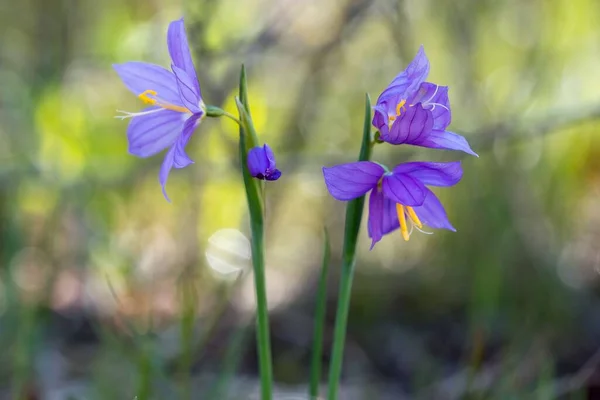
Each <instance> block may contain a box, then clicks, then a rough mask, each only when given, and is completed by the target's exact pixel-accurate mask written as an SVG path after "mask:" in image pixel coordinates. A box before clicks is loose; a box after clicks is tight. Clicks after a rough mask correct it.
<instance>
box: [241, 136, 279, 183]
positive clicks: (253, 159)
mask: <svg viewBox="0 0 600 400" xmlns="http://www.w3.org/2000/svg"><path fill="white" fill-rule="evenodd" d="M247 161H248V170H249V171H250V175H252V176H253V177H255V178H258V179H263V180H267V181H276V180H277V179H279V177H280V176H281V171H280V170H278V169H277V168H275V155H274V154H273V150H271V148H270V147H269V145H268V144H265V145H264V146H262V147H260V146H257V147H254V148H252V149H250V151H248V160H247Z"/></svg>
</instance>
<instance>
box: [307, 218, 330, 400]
mask: <svg viewBox="0 0 600 400" xmlns="http://www.w3.org/2000/svg"><path fill="white" fill-rule="evenodd" d="M323 235H324V238H323V260H322V263H321V276H320V277H319V289H318V291H317V307H316V312H315V332H314V339H313V353H312V362H311V367H310V387H309V396H310V399H311V400H315V399H316V398H317V396H318V395H319V381H320V380H321V360H322V357H323V330H324V326H325V313H326V311H327V273H328V271H329V256H330V254H331V247H330V245H329V234H328V233H327V229H323Z"/></svg>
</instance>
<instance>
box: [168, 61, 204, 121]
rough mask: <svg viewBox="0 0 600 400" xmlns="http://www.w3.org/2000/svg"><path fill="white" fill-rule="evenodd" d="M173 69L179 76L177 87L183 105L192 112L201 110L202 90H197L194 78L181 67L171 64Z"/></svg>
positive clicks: (176, 75)
mask: <svg viewBox="0 0 600 400" xmlns="http://www.w3.org/2000/svg"><path fill="white" fill-rule="evenodd" d="M171 69H172V70H173V73H174V74H175V77H176V78H177V87H178V88H179V95H180V96H181V101H182V103H183V105H184V106H185V107H186V108H187V109H188V110H190V111H191V112H192V113H197V112H200V111H201V109H200V102H201V100H202V99H201V98H200V92H196V91H195V88H194V84H193V83H194V81H193V79H192V78H191V77H190V76H189V75H188V74H187V72H185V71H184V70H182V69H181V68H179V67H177V66H175V65H171Z"/></svg>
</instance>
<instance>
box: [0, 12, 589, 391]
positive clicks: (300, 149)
mask: <svg viewBox="0 0 600 400" xmlns="http://www.w3.org/2000/svg"><path fill="white" fill-rule="evenodd" d="M599 15H600V3H599V2H597V1H594V0H569V1H567V0H526V1H523V0H506V1H492V0H459V1H453V2H450V1H434V0H406V1H392V0H377V1H367V0H327V1H319V0H303V1H292V0H252V1H244V2H239V1H235V0H224V1H217V0H196V1H193V2H192V1H189V2H188V1H184V2H182V3H178V2H170V1H166V0H164V1H161V0H156V1H139V0H121V1H116V0H105V1H102V2H91V1H85V0H84V1H76V0H25V1H21V2H9V1H2V2H1V3H0V121H1V123H0V348H2V349H3V351H1V352H0V398H2V399H4V398H6V399H68V398H73V399H132V398H134V397H135V396H138V397H137V398H138V399H147V398H156V399H170V398H178V396H179V397H181V398H194V399H211V398H215V399H226V398H232V399H252V398H258V397H257V396H258V391H257V379H256V373H257V371H256V356H255V349H254V342H253V340H254V339H253V326H252V323H251V322H252V317H253V314H252V313H253V307H254V305H253V301H254V299H253V288H252V285H251V283H252V280H251V279H246V278H245V277H242V278H237V279H236V278H235V276H236V275H237V274H238V273H240V272H239V271H242V273H243V271H245V270H246V269H247V268H248V251H249V250H248V243H247V239H246V237H248V215H247V212H246V202H245V198H244V191H243V184H242V181H241V177H240V174H239V170H238V168H239V167H238V164H237V163H238V159H237V147H236V146H237V144H236V140H237V128H236V126H235V125H234V124H233V123H232V122H231V121H229V120H226V119H220V120H215V119H206V120H204V122H203V123H202V125H201V126H200V127H199V128H198V129H197V130H196V132H195V134H194V137H193V139H192V140H191V142H190V145H189V146H188V153H189V154H190V156H191V157H192V159H194V160H195V162H196V163H195V164H194V165H192V166H190V167H188V168H186V169H183V170H173V171H172V173H171V176H170V178H169V183H168V191H169V195H170V197H171V199H172V201H173V203H172V204H169V203H167V202H166V201H165V200H164V198H163V197H162V194H161V192H160V186H159V184H158V177H157V175H158V169H159V166H160V163H161V161H162V157H161V156H156V157H152V158H150V159H138V158H136V157H134V156H131V155H129V154H128V153H127V142H126V127H127V122H125V121H119V120H117V119H114V118H113V116H115V115H116V110H117V109H119V110H128V111H137V110H139V109H141V108H142V104H140V102H139V100H138V99H137V98H136V97H135V96H133V95H131V94H130V93H129V92H128V91H127V90H126V89H125V88H124V86H123V85H122V84H121V82H120V80H119V79H118V77H117V75H116V73H115V72H114V71H113V70H112V68H111V64H113V63H120V62H125V61H130V60H139V61H146V62H153V63H156V64H161V65H165V66H168V65H169V59H168V52H167V47H166V35H165V33H166V29H167V26H168V23H169V22H170V21H171V20H174V19H177V18H180V17H181V16H185V21H186V26H187V31H188V36H189V41H190V44H191V46H192V47H193V52H194V58H195V62H196V67H197V70H198V77H199V80H200V85H201V87H202V91H203V96H204V99H205V101H206V103H207V104H211V105H216V106H220V107H223V108H224V109H226V110H229V111H230V112H232V113H233V112H234V111H235V107H234V102H233V96H234V95H235V93H236V91H237V87H236V86H237V76H238V73H239V67H240V65H241V63H245V64H246V67H247V70H248V74H249V79H248V80H249V90H250V103H251V107H252V112H253V116H254V119H255V123H256V127H257V129H258V131H259V133H260V135H261V140H263V141H265V142H268V143H269V144H270V145H271V146H272V147H273V149H274V150H275V152H276V154H277V158H278V164H279V165H280V169H281V170H282V171H283V174H284V175H283V178H282V179H281V180H279V181H278V182H276V183H273V184H270V185H268V189H267V196H268V203H269V207H268V213H267V222H268V230H267V269H268V271H267V272H268V273H267V280H268V296H269V302H270V305H271V311H272V314H271V319H272V336H273V346H274V359H275V361H274V362H275V368H274V370H275V376H276V379H277V390H278V393H279V394H278V396H279V397H278V398H281V399H285V398H288V399H290V400H291V399H292V398H302V397H285V396H295V395H298V396H299V395H303V394H304V393H306V389H305V387H306V386H305V385H304V383H305V382H306V381H307V377H308V368H309V367H308V364H309V362H308V360H309V355H310V340H311V334H312V320H311V318H312V315H313V308H314V293H315V287H316V277H317V275H318V268H319V264H320V257H321V241H322V238H321V231H322V226H323V225H325V226H327V227H328V228H329V230H330V233H331V235H332V245H333V259H332V264H331V271H332V276H331V282H330V283H331V285H330V291H329V296H330V298H331V307H330V309H331V310H330V311H331V312H329V313H328V321H329V322H328V327H327V330H326V336H327V338H326V343H325V356H324V360H323V363H324V365H325V366H326V365H327V362H328V357H329V349H330V341H331V328H332V322H333V318H334V315H333V311H334V306H335V295H336V290H337V283H336V282H337V280H336V277H337V273H338V270H339V265H340V260H339V254H340V251H341V241H342V234H343V219H344V209H345V206H344V204H343V203H340V202H337V201H335V200H334V199H332V198H331V197H330V196H329V195H328V194H327V191H326V189H325V185H324V183H323V180H322V175H321V167H322V166H323V165H333V164H335V163H340V162H347V161H351V160H354V159H355V158H356V157H357V155H358V149H359V146H360V145H359V143H360V137H361V131H362V118H363V116H362V110H363V99H364V93H365V92H368V93H370V94H371V97H372V98H373V99H376V98H377V96H378V94H379V92H380V91H381V90H382V89H383V88H385V86H386V85H387V84H388V83H389V82H390V81H391V80H392V78H393V77H394V76H395V75H396V74H397V73H398V72H399V71H400V70H401V69H403V68H404V67H405V66H406V64H407V63H408V62H409V61H410V60H411V59H412V58H413V57H414V54H415V53H416V51H417V49H418V46H419V45H420V44H423V45H424V46H425V50H426V53H427V55H428V57H429V59H430V61H431V74H430V78H429V81H433V82H436V83H438V84H441V85H448V86H450V100H451V104H452V107H453V122H452V125H451V126H450V129H452V130H453V131H456V132H459V133H461V134H464V135H465V136H466V137H467V138H468V140H469V141H470V143H471V145H472V147H473V149H474V150H475V151H476V152H477V153H478V154H479V155H480V158H474V157H467V156H464V155H463V154H460V153H451V152H440V151H433V150H427V149H421V148H413V147H410V146H403V147H400V148H398V147H393V146H377V147H376V149H375V154H374V157H375V158H376V159H377V160H380V161H381V162H384V163H387V164H391V165H393V164H394V163H398V162H402V161H406V160H439V161H449V160H457V159H460V160H462V161H463V167H464V171H465V174H464V179H463V181H462V182H461V183H460V184H459V185H457V186H456V187H454V188H451V189H445V190H441V191H438V192H437V193H438V194H439V195H440V196H441V199H442V201H443V202H444V204H445V206H446V208H447V211H448V213H449V216H450V219H451V221H452V222H453V224H454V226H455V227H456V228H457V230H458V232H457V233H451V232H446V231H437V232H435V234H434V235H432V236H426V235H421V234H419V233H418V232H417V233H416V234H414V235H413V236H412V238H411V240H410V241H409V242H407V243H406V242H404V241H403V240H402V238H401V236H400V234H399V233H398V234H391V235H389V236H387V237H385V238H384V240H383V241H382V242H380V243H379V244H378V245H377V246H376V248H375V249H374V250H372V251H369V250H368V249H369V244H370V241H369V240H368V238H367V235H366V229H364V228H365V227H364V226H363V229H362V231H361V238H360V246H359V261H358V266H357V277H356V280H355V288H354V292H353V293H354V297H353V302H352V306H351V307H352V308H351V313H350V322H349V323H350V325H349V333H348V335H349V336H348V345H347V353H346V358H345V361H346V364H345V375H344V388H343V390H342V399H355V398H356V399H362V398H369V399H402V398H423V399H432V398H433V399H438V398H439V399H445V398H481V399H483V398H498V399H508V398H510V399H516V398H519V399H520V398H527V399H529V398H536V399H546V398H555V397H558V396H561V395H562V396H573V397H566V398H587V397H586V396H590V393H592V394H593V392H594V390H595V389H594V386H595V385H596V382H597V381H598V379H600V367H598V364H599V362H600V356H599V355H598V354H597V350H598V349H599V348H600V303H599V301H598V300H599V299H598V293H599V291H598V289H600V285H599V277H600V276H599V272H600V248H599V245H598V243H600V228H599V226H600V207H599V203H598V200H599V199H600V174H599V168H600V137H599V135H598V129H599V128H600V75H599V74H598V66H599V65H600V17H599ZM224 371H225V372H227V373H226V374H225V375H224ZM227 376H229V377H227ZM221 389H224V390H221ZM465 393H470V394H469V395H468V396H472V397H463V396H467V395H465ZM69 396H71V397H69ZM577 396H578V397H577ZM590 398H593V397H590Z"/></svg>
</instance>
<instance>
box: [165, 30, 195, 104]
mask: <svg viewBox="0 0 600 400" xmlns="http://www.w3.org/2000/svg"><path fill="white" fill-rule="evenodd" d="M167 46H168V47H169V54H170V55H171V60H173V64H174V65H175V66H176V67H177V68H181V69H182V70H184V71H185V72H186V73H187V75H188V76H189V77H190V79H191V81H192V85H193V86H192V88H193V90H194V92H195V93H198V95H199V96H200V97H202V95H201V92H200V85H199V84H198V78H197V77H196V69H195V68H194V62H193V61H192V55H191V54H190V48H189V46H188V40H187V35H186V33H185V24H184V23H183V18H181V19H179V20H177V21H173V22H171V23H170V24H169V30H168V32H167Z"/></svg>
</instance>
